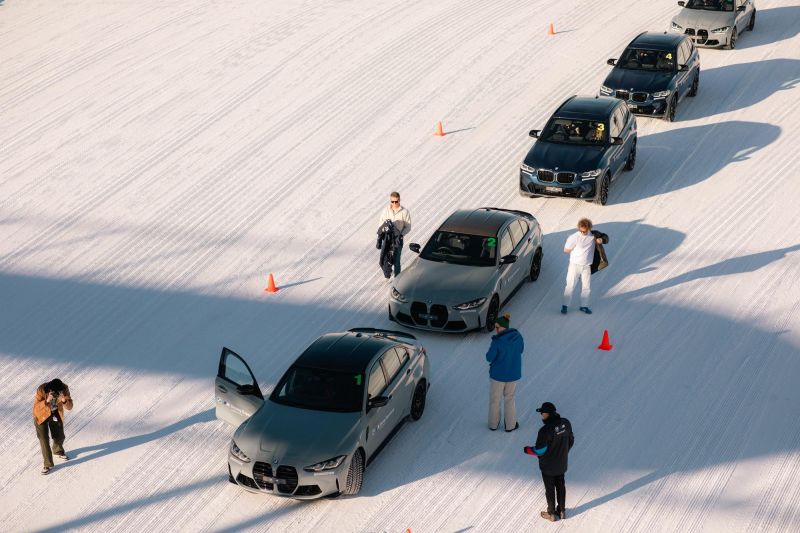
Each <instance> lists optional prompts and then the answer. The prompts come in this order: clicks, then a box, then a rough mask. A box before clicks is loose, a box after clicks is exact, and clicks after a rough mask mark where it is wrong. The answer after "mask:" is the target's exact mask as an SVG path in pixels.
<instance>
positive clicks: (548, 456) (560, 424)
mask: <svg viewBox="0 0 800 533" xmlns="http://www.w3.org/2000/svg"><path fill="white" fill-rule="evenodd" d="M536 412H537V413H541V414H542V421H543V422H544V425H543V426H542V427H541V428H540V429H539V434H538V435H537V437H536V444H535V445H533V446H525V447H524V448H523V451H524V452H525V453H526V454H528V455H535V456H536V457H538V458H539V469H540V470H541V471H542V481H544V491H545V496H546V497H547V511H542V513H541V514H542V518H544V519H545V520H550V521H551V522H555V521H556V520H558V519H559V518H561V519H564V518H566V517H567V516H566V510H565V508H564V505H565V503H566V499H567V491H566V487H565V486H564V474H565V473H566V472H567V457H568V455H569V450H570V449H571V448H572V445H573V444H575V436H574V435H573V434H572V424H570V422H569V420H567V419H566V418H564V417H562V416H561V415H559V414H558V413H557V412H556V406H555V405H553V404H552V403H550V402H544V403H543V404H542V406H541V407H540V408H538V409H537V410H536ZM556 499H557V500H558V506H556Z"/></svg>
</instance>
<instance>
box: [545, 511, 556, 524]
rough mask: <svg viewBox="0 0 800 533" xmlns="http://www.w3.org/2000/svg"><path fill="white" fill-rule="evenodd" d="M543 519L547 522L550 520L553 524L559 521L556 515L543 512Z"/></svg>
mask: <svg viewBox="0 0 800 533" xmlns="http://www.w3.org/2000/svg"><path fill="white" fill-rule="evenodd" d="M542 518H544V519H545V520H550V521H551V522H555V521H556V520H558V516H557V515H554V514H550V513H548V512H547V511H542Z"/></svg>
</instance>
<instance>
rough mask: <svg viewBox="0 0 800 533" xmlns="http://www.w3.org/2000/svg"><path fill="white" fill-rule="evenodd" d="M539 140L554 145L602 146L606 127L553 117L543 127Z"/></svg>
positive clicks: (595, 122)
mask: <svg viewBox="0 0 800 533" xmlns="http://www.w3.org/2000/svg"><path fill="white" fill-rule="evenodd" d="M539 139H540V140H542V141H546V142H554V143H566V144H582V145H603V144H604V143H605V142H606V126H605V124H604V123H602V122H598V121H595V120H576V119H571V118H559V117H554V118H553V119H552V120H551V121H550V122H549V123H548V124H547V126H545V128H544V131H542V133H541V135H540V136H539Z"/></svg>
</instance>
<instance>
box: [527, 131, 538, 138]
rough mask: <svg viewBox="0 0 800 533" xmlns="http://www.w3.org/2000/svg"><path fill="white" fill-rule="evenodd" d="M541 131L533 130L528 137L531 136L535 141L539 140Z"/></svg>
mask: <svg viewBox="0 0 800 533" xmlns="http://www.w3.org/2000/svg"><path fill="white" fill-rule="evenodd" d="M539 131H540V130H531V131H529V132H528V135H530V136H531V137H533V138H534V139H538V138H539Z"/></svg>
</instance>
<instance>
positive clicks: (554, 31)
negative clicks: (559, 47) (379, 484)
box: [547, 22, 556, 35]
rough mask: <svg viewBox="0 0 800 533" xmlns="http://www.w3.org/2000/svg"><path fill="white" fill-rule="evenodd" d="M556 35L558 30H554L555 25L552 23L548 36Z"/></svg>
mask: <svg viewBox="0 0 800 533" xmlns="http://www.w3.org/2000/svg"><path fill="white" fill-rule="evenodd" d="M555 34H556V30H555V28H553V23H552V22H551V23H550V29H548V30H547V35H555Z"/></svg>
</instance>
